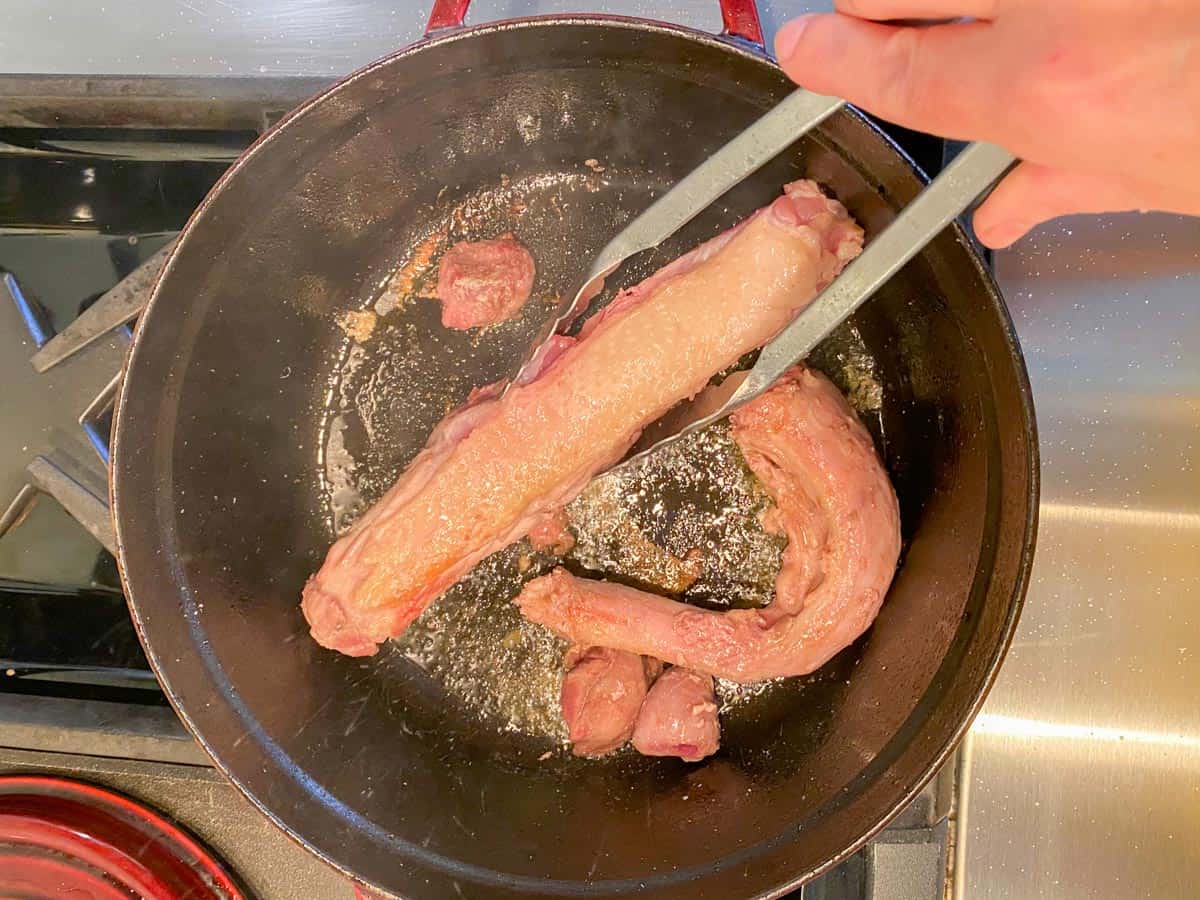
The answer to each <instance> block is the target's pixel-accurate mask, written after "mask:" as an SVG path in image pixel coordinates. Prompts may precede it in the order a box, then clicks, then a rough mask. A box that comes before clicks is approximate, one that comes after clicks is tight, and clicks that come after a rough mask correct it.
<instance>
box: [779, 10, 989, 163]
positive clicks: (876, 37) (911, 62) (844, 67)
mask: <svg viewBox="0 0 1200 900" xmlns="http://www.w3.org/2000/svg"><path fill="white" fill-rule="evenodd" d="M990 29H991V26H990V25H989V24H987V23H985V22H966V23H960V24H954V25H935V26H931V27H928V28H903V27H894V26H889V25H881V24H879V23H877V22H867V21H864V20H862V19H855V18H851V17H850V16H844V15H840V14H837V13H834V14H824V15H809V16H801V17H800V18H799V19H794V20H792V21H791V22H788V23H787V24H786V25H784V26H783V28H781V29H780V30H779V34H778V36H777V37H776V39H775V51H776V53H777V55H778V57H779V64H780V65H781V66H783V70H784V71H785V72H787V74H788V76H789V77H791V78H792V80H793V81H795V82H797V83H798V84H800V85H801V86H803V87H806V88H808V89H809V90H812V91H816V92H817V93H819V94H829V95H831V96H835V97H841V98H843V99H845V100H849V101H850V102H851V103H853V104H855V105H856V106H860V107H862V108H863V109H865V110H867V111H868V112H871V113H874V114H875V115H877V116H879V117H881V118H883V119H887V120H888V121H891V122H895V123H896V124H898V125H903V126H905V127H908V128H914V129H917V130H919V131H928V132H932V133H934V134H939V135H942V136H943V137H952V138H959V139H962V140H972V139H978V138H984V139H987V138H989V137H991V134H990V131H991V129H993V128H994V127H995V125H996V117H995V110H996V109H997V108H998V104H999V99H1000V98H999V97H998V96H997V94H998V91H999V87H998V79H997V76H996V75H995V74H994V73H995V72H996V71H998V70H999V67H996V66H992V65H989V64H988V63H987V59H988V57H990V56H991V55H992V54H993V48H992V41H991V30H990Z"/></svg>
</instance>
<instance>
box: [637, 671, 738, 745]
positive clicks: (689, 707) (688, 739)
mask: <svg viewBox="0 0 1200 900" xmlns="http://www.w3.org/2000/svg"><path fill="white" fill-rule="evenodd" d="M633 746H634V749H636V750H637V752H638V753H641V754H642V755H643V756H678V757H679V758H680V759H682V760H684V761H685V762H699V761H700V760H702V759H704V757H706V756H712V755H713V754H714V753H716V752H717V748H718V747H720V746H721V725H720V723H719V722H718V721H717V700H716V695H715V693H714V691H713V680H712V676H711V675H705V674H703V673H701V672H693V671H692V670H691V669H685V668H683V667H682V666H672V667H671V668H669V669H667V671H666V672H664V673H663V674H662V675H661V676H659V679H658V680H657V681H656V682H654V684H653V686H652V687H651V688H650V691H649V693H647V695H646V699H645V700H644V701H642V708H641V710H640V711H639V712H638V717H637V723H636V724H635V725H634V729H633Z"/></svg>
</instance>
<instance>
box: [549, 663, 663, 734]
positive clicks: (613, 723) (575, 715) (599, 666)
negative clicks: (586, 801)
mask: <svg viewBox="0 0 1200 900" xmlns="http://www.w3.org/2000/svg"><path fill="white" fill-rule="evenodd" d="M563 667H564V669H565V670H566V671H565V674H564V675H563V683H562V693H561V694H560V695H559V698H560V703H561V705H562V714H563V719H564V720H565V721H566V723H567V733H568V735H569V737H570V738H571V752H572V753H574V754H575V755H576V756H603V755H604V754H605V753H610V752H612V751H613V750H616V749H617V748H618V747H620V746H621V745H622V744H624V743H625V742H626V741H627V740H629V738H630V736H631V735H632V734H633V726H634V722H635V721H636V720H637V717H638V710H640V709H641V708H642V701H643V700H644V699H645V698H646V688H647V687H648V686H649V685H650V682H651V681H653V680H654V678H655V677H656V676H657V675H658V673H659V672H660V671H662V664H661V663H660V662H658V660H653V659H644V658H643V657H641V656H638V655H637V654H634V653H625V652H623V651H621V650H610V649H609V648H607V647H588V648H586V649H584V648H582V647H572V648H571V649H570V650H568V651H567V655H566V657H565V658H564V659H563Z"/></svg>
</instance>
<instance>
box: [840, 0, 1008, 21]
mask: <svg viewBox="0 0 1200 900" xmlns="http://www.w3.org/2000/svg"><path fill="white" fill-rule="evenodd" d="M999 5H1000V0H834V2H833V8H834V9H836V10H837V11H838V12H840V13H845V14H846V15H848V16H854V17H855V18H858V19H872V20H874V21H876V22H886V21H888V20H889V19H968V18H969V19H994V18H995V17H996V13H997V8H998V7H999Z"/></svg>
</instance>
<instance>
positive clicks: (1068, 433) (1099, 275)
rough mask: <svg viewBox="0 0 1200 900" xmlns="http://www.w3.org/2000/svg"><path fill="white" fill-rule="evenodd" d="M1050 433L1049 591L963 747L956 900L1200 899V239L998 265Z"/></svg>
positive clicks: (1035, 586) (1085, 248)
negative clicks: (1198, 695) (1199, 703)
mask: <svg viewBox="0 0 1200 900" xmlns="http://www.w3.org/2000/svg"><path fill="white" fill-rule="evenodd" d="M996 268H997V274H998V276H999V279H1000V283H1001V286H1002V287H1003V289H1004V293H1005V296H1006V297H1007V299H1008V304H1009V308H1010V309H1011V310H1012V314H1013V318H1014V319H1015V320H1016V323H1017V330H1018V332H1019V334H1020V338H1021V344H1022V347H1023V348H1024V351H1025V358H1026V361H1027V363H1028V365H1029V370H1030V376H1031V378H1032V381H1033V388H1034V399H1035V403H1036V406H1037V413H1038V422H1039V425H1040V428H1041V447H1042V504H1041V527H1040V532H1039V538H1038V549H1037V559H1036V562H1035V565H1034V572H1033V581H1032V584H1031V586H1030V589H1029V594H1028V599H1027V600H1026V604H1025V611H1024V613H1023V615H1022V619H1021V625H1020V628H1019V630H1018V632H1017V636H1016V640H1015V642H1014V644H1013V647H1012V650H1011V652H1010V654H1009V657H1008V660H1007V661H1006V662H1005V665H1004V668H1003V670H1002V672H1001V675H1000V679H999V682H998V683H997V685H996V687H995V688H994V689H993V691H992V694H991V696H990V697H989V699H988V702H987V705H986V707H985V709H984V711H983V713H982V714H981V715H980V716H979V718H978V719H977V721H976V724H975V727H974V729H973V730H972V732H971V735H970V737H969V738H968V741H967V744H966V748H965V754H964V777H963V779H962V782H961V783H962V785H963V793H962V794H961V796H960V816H959V822H960V827H959V842H958V853H959V856H958V861H959V865H958V867H957V872H956V874H957V876H958V880H959V883H958V885H957V893H956V896H957V897H958V898H963V900H991V898H996V900H1001V898H1004V900H1009V898H1033V897H1048V898H1076V897H1089V898H1090V897H1097V898H1104V900H1123V898H1130V900H1132V898H1144V897H1160V898H1177V897H1179V898H1182V897H1193V896H1196V891H1197V888H1196V885H1197V884H1200V711H1198V709H1197V703H1196V685H1197V684H1200V220H1198V219H1183V218H1177V217H1171V216H1161V215H1147V216H1140V215H1137V214H1130V215H1122V216H1110V217H1104V218H1090V217H1089V218H1084V217H1080V218H1074V219H1069V220H1066V221H1064V222H1060V223H1055V224H1052V225H1050V226H1047V227H1045V228H1042V229H1041V230H1039V231H1038V232H1037V233H1036V234H1034V235H1032V236H1031V237H1029V238H1028V239H1026V240H1024V241H1022V242H1021V243H1019V244H1018V245H1017V246H1016V247H1015V248H1014V249H1013V250H1011V251H1009V252H1007V253H1003V254H1000V255H999V256H998V257H997V262H996Z"/></svg>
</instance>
